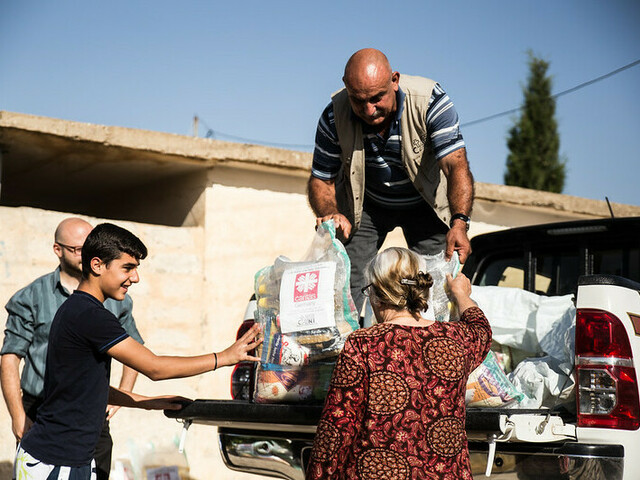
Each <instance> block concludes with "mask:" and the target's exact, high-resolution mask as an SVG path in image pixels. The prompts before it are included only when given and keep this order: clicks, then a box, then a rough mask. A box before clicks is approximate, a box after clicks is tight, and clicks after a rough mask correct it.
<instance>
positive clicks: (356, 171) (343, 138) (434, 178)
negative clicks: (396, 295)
mask: <svg viewBox="0 0 640 480" xmlns="http://www.w3.org/2000/svg"><path fill="white" fill-rule="evenodd" d="M435 83H436V82H435V81H433V80H430V79H428V78H422V77H413V76H410V75H400V88H401V89H402V91H403V92H404V93H405V100H404V109H403V111H402V117H401V120H400V126H401V129H402V163H403V164H404V168H405V170H406V172H407V175H408V176H409V179H410V180H411V181H412V182H413V185H414V186H415V187H416V190H418V192H420V194H421V195H422V197H423V198H424V199H425V201H426V202H427V203H428V204H429V205H430V206H431V208H433V210H434V211H435V212H436V214H437V215H438V218H440V220H442V222H443V223H444V224H445V225H446V226H447V227H448V226H449V219H450V218H451V213H450V211H449V201H448V200H447V179H446V177H445V175H444V173H443V172H442V171H441V170H440V165H439V163H438V161H437V160H436V159H435V157H434V155H433V151H432V148H431V141H430V140H429V139H428V138H427V120H426V119H427V107H428V106H429V100H430V98H431V93H432V90H433V87H434V85H435ZM331 100H332V102H333V112H334V117H335V123H336V130H337V132H338V141H339V142H340V148H341V149H342V154H341V160H342V167H341V169H340V173H339V174H338V177H337V178H336V184H335V185H336V200H337V202H338V209H339V211H340V213H342V214H343V215H345V216H346V217H347V218H348V219H349V221H350V222H351V224H352V225H353V227H354V228H355V229H357V228H358V227H359V226H360V220H361V218H362V203H363V200H364V145H363V142H362V124H361V123H360V122H358V121H355V122H354V121H353V117H352V115H353V114H352V110H351V104H350V103H349V97H348V95H347V91H346V89H344V88H343V89H342V90H339V91H338V92H336V93H335V94H334V95H333V96H332V97H331ZM398 108H400V105H398Z"/></svg>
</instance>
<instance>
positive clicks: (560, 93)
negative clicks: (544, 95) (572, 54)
mask: <svg viewBox="0 0 640 480" xmlns="http://www.w3.org/2000/svg"><path fill="white" fill-rule="evenodd" d="M638 64H640V60H636V61H635V62H631V63H629V64H627V65H625V66H624V67H620V68H617V69H615V70H613V71H611V72H609V73H605V74H604V75H601V76H599V77H597V78H594V79H592V80H589V81H587V82H584V83H581V84H580V85H576V86H575V87H572V88H569V89H567V90H563V91H562V92H559V93H556V94H553V95H551V98H558V97H561V96H563V95H566V94H568V93H572V92H575V91H576V90H580V89H581V88H584V87H588V86H589V85H591V84H593V83H596V82H599V81H601V80H604V79H605V78H609V77H612V76H614V75H616V74H618V73H620V72H623V71H624V70H627V69H629V68H631V67H635V66H636V65H638ZM522 108H523V107H518V108H512V109H511V110H506V111H504V112H500V113H495V114H493V115H489V116H488V117H483V118H479V119H477V120H472V121H470V122H466V123H463V124H461V125H460V126H461V127H468V126H470V125H476V124H478V123H483V122H488V121H489V120H493V119H494V118H498V117H504V116H505V115H510V114H512V113H516V112H519V111H520V110H522Z"/></svg>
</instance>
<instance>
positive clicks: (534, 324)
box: [471, 285, 576, 362]
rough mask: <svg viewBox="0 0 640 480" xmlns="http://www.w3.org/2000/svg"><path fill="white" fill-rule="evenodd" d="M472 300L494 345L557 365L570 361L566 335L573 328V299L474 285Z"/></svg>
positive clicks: (571, 354) (571, 347)
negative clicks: (543, 357)
mask: <svg viewBox="0 0 640 480" xmlns="http://www.w3.org/2000/svg"><path fill="white" fill-rule="evenodd" d="M471 298H472V299H473V300H474V301H475V302H476V303H477V304H478V306H479V307H480V308H481V309H482V311H483V312H484V314H485V315H486V316H487V319H489V323H490V324H491V330H492V332H493V340H495V341H496V342H498V343H500V344H502V345H507V346H510V347H513V348H517V349H520V350H526V351H528V352H532V353H534V354H536V355H542V354H548V355H550V356H552V357H554V358H556V359H558V360H560V362H565V361H571V360H572V358H573V353H572V352H573V345H572V344H571V345H567V340H570V338H571V337H570V338H569V339H567V338H566V336H567V335H566V333H567V331H568V330H569V329H570V328H571V325H573V324H575V312H576V308H575V306H574V304H573V300H572V299H573V295H563V296H558V297H545V296H542V295H537V294H535V293H532V292H527V291H525V290H521V289H519V288H506V287H482V286H477V285H474V286H473V287H472V291H471Z"/></svg>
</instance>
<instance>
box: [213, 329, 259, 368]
mask: <svg viewBox="0 0 640 480" xmlns="http://www.w3.org/2000/svg"><path fill="white" fill-rule="evenodd" d="M260 330H261V328H260V325H259V324H257V323H256V324H254V325H253V327H251V328H250V329H249V330H248V331H247V333H245V334H244V335H243V336H242V337H240V338H239V339H238V340H237V341H236V342H235V343H234V344H233V345H231V346H230V347H229V348H227V349H226V350H223V351H222V352H220V353H218V368H219V367H224V366H226V365H235V364H236V363H238V362H259V361H260V357H254V356H252V355H249V352H251V351H252V350H253V349H255V348H256V347H257V346H258V345H260V344H261V343H262V338H261V337H260V338H258V337H259V336H260Z"/></svg>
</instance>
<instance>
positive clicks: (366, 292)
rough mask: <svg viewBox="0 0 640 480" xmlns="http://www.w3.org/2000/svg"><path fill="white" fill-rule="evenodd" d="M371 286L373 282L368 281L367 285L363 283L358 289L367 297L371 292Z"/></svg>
mask: <svg viewBox="0 0 640 480" xmlns="http://www.w3.org/2000/svg"><path fill="white" fill-rule="evenodd" d="M371 287H373V283H370V284H369V285H365V286H364V287H362V288H361V289H360V291H361V292H362V294H363V295H364V296H365V297H368V296H369V295H370V294H371Z"/></svg>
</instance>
